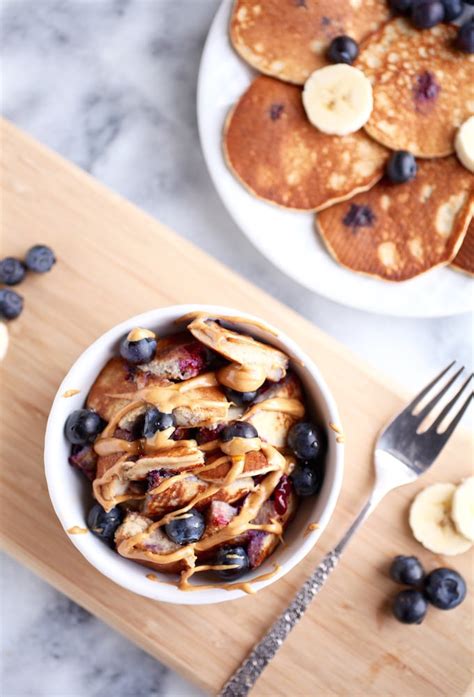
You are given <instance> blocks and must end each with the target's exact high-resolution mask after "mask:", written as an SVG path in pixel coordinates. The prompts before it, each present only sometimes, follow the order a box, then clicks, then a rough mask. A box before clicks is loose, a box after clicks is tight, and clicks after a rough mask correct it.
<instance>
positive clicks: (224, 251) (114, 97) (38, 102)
mask: <svg viewBox="0 0 474 697" xmlns="http://www.w3.org/2000/svg"><path fill="white" fill-rule="evenodd" d="M225 1H229V0H225ZM217 6H218V1H217V0H179V1H177V0H3V2H2V3H1V9H0V50H1V62H2V81H1V84H0V108H1V112H2V114H3V115H4V116H6V117H7V118H9V119H11V120H12V121H13V122H14V123H16V124H17V125H19V126H20V127H22V128H24V129H25V130H26V131H28V132H29V133H31V134H32V135H33V136H35V137H36V138H38V139H39V140H40V141H42V142H43V143H45V144H47V145H48V146H50V147H51V148H53V149H54V150H56V151H58V152H59V153H61V154H62V155H63V156H65V157H66V158H68V159H70V160H72V161H73V162H75V163H76V164H77V165H79V166H80V167H82V168H84V169H85V170H87V171H88V172H90V173H91V174H92V175H93V176H95V177H97V178H98V179H99V180H101V181H102V182H103V183H104V184H106V185H107V186H109V187H111V188H112V189H114V190H115V191H117V192H118V193H119V194H121V195H123V196H125V197H126V198H128V199H130V200H131V201H133V202H134V203H135V204H137V205H138V206H140V207H142V208H143V209H145V210H147V211H148V212H149V213H151V214H152V215H154V216H156V217H157V218H159V219H160V220H161V221H162V222H164V223H166V224H168V225H170V226H171V227H172V228H174V229H175V230H176V231H177V232H178V233H179V234H181V235H183V236H184V237H187V238H188V239H190V240H192V241H193V242H195V243H196V244H198V245H199V246H200V247H202V248H203V249H205V250H206V251H207V252H209V253H211V254H213V255H214V256H215V257H217V258H218V259H220V260H221V261H223V262H224V263H226V264H228V265H229V266H231V267H232V268H233V269H235V270H236V271H238V272H239V273H241V274H243V275H244V276H246V277H248V278H249V279H251V280H252V281H253V282H255V283H256V284H258V285H259V286H261V287H262V288H264V289H265V290H266V291H267V292H269V293H270V294H271V295H273V296H274V297H275V298H278V299H279V300H282V301H283V302H285V303H286V304H288V305H290V306H291V307H293V308H294V309H295V310H297V311H298V312H300V313H301V314H303V315H304V316H306V317H307V318H308V319H310V320H312V321H313V322H315V323H316V324H317V325H319V326H320V327H321V328H322V329H323V330H325V331H326V332H328V333H329V334H332V335H333V336H334V337H336V338H337V339H339V340H340V341H342V342H344V343H345V344H346V345H348V346H349V347H350V348H351V349H352V350H353V351H354V352H355V353H356V354H359V355H360V356H361V357H363V358H364V359H365V360H366V361H367V363H369V364H370V365H372V366H373V367H374V369H375V370H380V371H382V372H384V373H385V374H386V375H387V376H389V377H390V379H392V380H393V381H394V382H398V383H401V384H402V385H403V386H404V387H406V388H407V389H411V390H415V389H417V388H419V387H420V385H421V384H423V382H424V381H426V380H427V379H428V378H429V377H430V376H431V375H433V374H435V373H436V371H437V370H439V368H440V366H443V365H445V364H447V363H448V362H449V361H450V360H451V359H452V358H453V357H456V358H459V360H461V361H463V362H464V363H465V364H466V365H467V366H472V341H471V337H472V317H470V316H466V315H464V316H459V317H451V318H442V319H430V320H416V319H399V318H391V317H390V318H387V317H380V316H376V315H369V314H366V313H364V312H360V311H357V310H351V309H347V308H344V307H342V306H339V305H337V304H335V303H332V302H330V301H329V300H326V299H324V298H321V297H318V296H316V295H313V294H311V293H310V292H309V291H307V290H305V289H303V288H301V287H300V286H298V285H297V284H296V283H294V282H293V281H292V280H290V279H288V278H286V277H285V276H283V275H282V274H281V273H279V272H278V271H277V270H275V269H274V268H273V267H272V266H270V265H269V264H268V262H267V261H266V260H265V259H264V258H263V257H262V256H261V255H260V254H259V252H257V251H256V250H255V249H254V248H253V247H252V245H251V244H250V243H249V242H248V241H247V239H246V238H245V237H244V236H243V235H242V234H241V233H240V232H239V230H238V229H237V227H236V226H235V224H234V223H233V221H232V220H231V219H230V217H229V215H228V214H227V212H226V210H225V209H224V207H223V205H222V204H221V202H220V200H219V198H218V197H217V194H216V192H215V190H214V188H213V185H212V183H211V180H210V178H209V176H208V174H207V171H206V167H205V164H204V160H203V157H202V154H201V150H200V145H199V139H198V133H197V123H196V110H195V97H196V79H197V74H198V67H199V58H200V53H201V50H202V46H203V43H204V40H205V37H206V32H207V30H208V27H209V24H210V21H211V19H212V16H213V14H214V12H215V10H216V8H217ZM6 251H7V250H5V252H6ZM1 572H2V596H1V597H2V620H3V622H2V629H1V633H0V634H1V642H2V659H1V661H2V665H1V667H2V677H1V683H0V685H1V692H2V695H3V696H4V697H29V696H30V695H31V696H33V695H34V697H50V696H57V697H85V696H86V695H87V697H95V696H96V695H97V697H99V695H100V696H101V697H102V695H104V694H109V692H110V691H111V690H112V692H113V695H114V697H132V696H133V697H141V696H142V695H143V696H146V697H155V696H156V697H158V696H160V697H161V696H163V697H181V696H182V695H186V696H189V697H194V696H197V695H199V694H201V693H200V692H199V690H197V689H196V688H194V687H192V686H191V685H189V684H187V683H185V682H184V681H182V680H181V679H180V678H178V677H177V676H176V675H175V674H174V673H172V672H171V671H169V670H167V669H165V668H164V667H163V666H160V665H159V664H158V663H157V662H156V661H154V660H153V659H151V658H150V657H148V656H147V655H146V654H144V653H143V652H142V651H140V650H139V649H137V648H135V647H134V646H133V645H132V644H130V643H129V642H127V640H126V639H124V638H123V637H121V636H119V635H118V634H116V633H115V632H113V631H112V630H111V629H109V628H108V627H106V626H105V625H104V624H103V623H102V622H100V621H99V620H97V619H95V618H93V617H92V616H90V615H89V614H88V613H86V612H85V611H83V610H81V609H80V608H78V607H77V606H76V605H75V604H73V603H71V602H70V601H68V600H66V599H65V598H64V597H63V596H61V595H60V594H58V593H57V592H56V591H54V590H53V589H52V588H50V587H49V586H47V585H46V584H44V583H43V582H42V581H40V580H39V579H37V578H36V577H34V576H33V575H32V574H31V573H30V572H29V571H27V570H26V569H24V568H22V567H21V566H19V565H18V564H17V563H16V562H14V561H13V560H11V559H9V558H8V557H5V556H3V557H1Z"/></svg>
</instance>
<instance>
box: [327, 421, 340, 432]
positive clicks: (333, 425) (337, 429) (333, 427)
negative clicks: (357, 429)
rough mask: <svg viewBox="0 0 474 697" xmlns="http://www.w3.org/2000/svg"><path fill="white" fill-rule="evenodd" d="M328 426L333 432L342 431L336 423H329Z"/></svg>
mask: <svg viewBox="0 0 474 697" xmlns="http://www.w3.org/2000/svg"><path fill="white" fill-rule="evenodd" d="M329 428H330V429H331V430H333V431H334V433H342V429H341V427H340V426H338V425H337V424H333V423H330V424H329Z"/></svg>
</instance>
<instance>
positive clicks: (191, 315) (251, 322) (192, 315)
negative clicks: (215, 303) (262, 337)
mask: <svg viewBox="0 0 474 697" xmlns="http://www.w3.org/2000/svg"><path fill="white" fill-rule="evenodd" d="M204 318H206V319H214V320H216V319H223V320H224V322H232V323H234V324H247V325H248V326H249V327H256V328H257V329H261V330H262V331H263V332H266V333H267V334H271V336H278V332H277V331H276V330H275V329H272V328H271V327H269V326H268V325H266V324H264V323H263V322H259V321H258V320H256V319H248V318H246V317H238V316H237V317H231V316H229V315H215V316H214V315H212V316H211V315H207V314H206V313H205V312H188V314H187V315H183V316H182V317H180V318H179V319H177V320H176V324H182V323H183V322H189V321H192V320H195V319H204Z"/></svg>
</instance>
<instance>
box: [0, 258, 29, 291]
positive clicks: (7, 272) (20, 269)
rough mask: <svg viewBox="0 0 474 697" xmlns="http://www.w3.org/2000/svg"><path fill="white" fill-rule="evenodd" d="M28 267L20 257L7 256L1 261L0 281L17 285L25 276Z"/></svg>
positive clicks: (8, 284) (9, 284)
mask: <svg viewBox="0 0 474 697" xmlns="http://www.w3.org/2000/svg"><path fill="white" fill-rule="evenodd" d="M25 274H26V268H25V265H24V263H23V262H22V261H20V259H16V258H15V257H5V259H2V260H1V261H0V283H5V285H7V286H16V285H17V284H18V283H21V282H22V280H23V279H24V278H25Z"/></svg>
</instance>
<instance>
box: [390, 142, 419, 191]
mask: <svg viewBox="0 0 474 697" xmlns="http://www.w3.org/2000/svg"><path fill="white" fill-rule="evenodd" d="M417 169H418V168H417V165H416V160H415V158H414V157H413V155H412V154H411V152H407V151H406V150H396V151H395V152H393V153H392V154H391V156H390V158H389V160H388V162H387V166H386V169H385V171H386V174H387V177H388V178H389V179H390V181H391V182H392V183H393V184H404V183H405V182H409V181H411V180H412V179H414V178H415V177H416V172H417Z"/></svg>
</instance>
